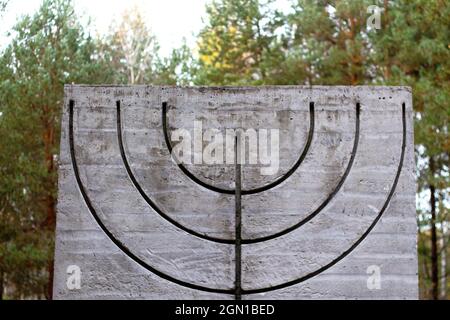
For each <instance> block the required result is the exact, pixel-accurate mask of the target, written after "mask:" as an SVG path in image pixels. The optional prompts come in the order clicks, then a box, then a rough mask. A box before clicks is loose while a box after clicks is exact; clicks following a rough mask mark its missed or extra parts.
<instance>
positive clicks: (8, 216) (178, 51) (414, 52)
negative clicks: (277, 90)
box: [0, 0, 450, 300]
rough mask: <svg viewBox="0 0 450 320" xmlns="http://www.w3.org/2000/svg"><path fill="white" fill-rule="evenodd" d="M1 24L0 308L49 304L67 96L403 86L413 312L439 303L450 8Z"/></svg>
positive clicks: (170, 13) (234, 2)
mask: <svg viewBox="0 0 450 320" xmlns="http://www.w3.org/2000/svg"><path fill="white" fill-rule="evenodd" d="M0 22H1V23H0V26H1V27H0V300H1V299H51V297H52V279H53V254H54V229H55V216H56V208H55V205H56V199H57V174H58V173H57V167H58V154H59V150H58V148H59V135H60V115H61V108H62V101H63V87H64V84H66V83H77V84H104V83H106V84H155V85H156V84H161V85H406V86H411V87H412V90H413V98H414V109H415V153H416V163H417V168H416V176H417V182H418V186H417V201H416V204H417V205H416V208H417V221H418V254H419V283H420V298H421V299H447V298H448V297H449V296H450V290H449V283H450V282H449V277H448V272H449V270H450V267H449V263H448V262H449V255H450V252H449V251H450V250H449V245H448V241H449V230H448V229H449V220H450V218H449V207H450V204H449V203H450V199H449V190H450V185H449V164H450V161H449V150H450V138H449V132H448V123H449V119H450V1H448V0H396V1H389V0H381V1H380V0H379V1H377V0H371V1H368V0H348V1H344V0H342V1H339V0H336V1H325V0H164V1H158V0H150V1H119V0H109V1H106V0H99V1H89V0H73V1H70V0H9V1H8V0H0Z"/></svg>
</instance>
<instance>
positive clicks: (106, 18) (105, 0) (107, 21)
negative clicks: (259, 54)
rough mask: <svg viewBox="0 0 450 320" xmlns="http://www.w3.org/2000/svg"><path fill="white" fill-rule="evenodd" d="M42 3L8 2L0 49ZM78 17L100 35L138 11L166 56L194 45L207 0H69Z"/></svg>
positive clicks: (281, 0)
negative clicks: (126, 13) (185, 45)
mask: <svg viewBox="0 0 450 320" xmlns="http://www.w3.org/2000/svg"><path fill="white" fill-rule="evenodd" d="M288 1H289V0H277V4H276V6H277V7H279V8H281V9H285V8H288V6H289V5H288ZM41 2H42V0H10V1H9V4H8V6H7V7H6V12H5V13H4V14H3V17H1V18H0V19H1V20H0V21H1V23H0V47H4V46H5V45H6V44H7V39H8V38H7V37H6V36H5V34H6V32H7V31H8V30H10V29H11V27H12V26H14V24H15V22H16V20H17V18H18V17H20V16H21V15H24V14H32V13H33V12H35V11H37V9H38V8H39V6H40V4H41ZM73 2H74V5H75V9H76V11H77V13H79V14H86V15H87V16H90V17H91V18H92V30H91V31H92V33H94V34H95V33H96V32H99V33H100V34H104V33H105V32H106V31H107V30H108V27H109V26H110V25H111V23H112V22H113V21H114V19H119V18H120V17H121V14H122V12H123V11H125V10H126V9H130V8H132V7H133V6H138V7H139V8H141V10H142V13H143V16H144V17H145V18H146V21H147V24H148V26H149V27H150V29H151V30H152V32H153V34H154V35H155V36H156V38H157V39H158V42H159V44H160V47H161V52H160V53H161V55H162V56H168V55H169V54H170V52H171V51H172V49H174V48H178V47H179V46H180V44H181V43H182V40H183V38H186V40H187V43H188V44H189V45H193V44H194V43H195V34H196V33H198V32H199V31H200V29H201V27H202V25H203V23H202V18H204V17H205V16H206V15H205V4H206V3H208V2H209V0H73Z"/></svg>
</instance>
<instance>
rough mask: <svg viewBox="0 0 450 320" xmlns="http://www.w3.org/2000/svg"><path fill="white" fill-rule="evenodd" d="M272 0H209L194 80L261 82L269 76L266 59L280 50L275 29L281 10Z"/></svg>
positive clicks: (210, 83) (206, 82)
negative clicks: (275, 6) (272, 8)
mask: <svg viewBox="0 0 450 320" xmlns="http://www.w3.org/2000/svg"><path fill="white" fill-rule="evenodd" d="M272 3H273V1H272V0H270V1H267V2H264V3H262V2H261V1H259V0H228V1H223V0H220V1H212V2H211V4H209V5H207V7H206V11H207V14H208V21H207V23H206V26H205V27H204V29H203V30H202V31H201V32H200V35H199V40H198V55H199V68H198V70H197V74H196V75H195V80H194V82H195V83H196V84H208V85H218V84H261V83H264V82H265V81H266V79H267V78H268V77H269V74H268V70H267V69H268V67H270V66H268V65H267V63H266V62H269V61H266V60H267V59H269V57H270V59H271V60H272V61H273V59H272V58H274V57H276V54H274V51H275V52H277V51H278V50H280V46H279V44H278V43H277V37H276V35H275V31H276V30H277V29H278V27H280V26H281V25H282V19H281V16H280V13H279V12H277V11H273V10H270V8H269V6H270V4H272Z"/></svg>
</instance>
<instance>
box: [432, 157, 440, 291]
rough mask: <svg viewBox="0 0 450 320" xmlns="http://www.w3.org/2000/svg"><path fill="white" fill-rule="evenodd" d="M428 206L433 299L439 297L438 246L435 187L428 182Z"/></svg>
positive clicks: (433, 169)
mask: <svg viewBox="0 0 450 320" xmlns="http://www.w3.org/2000/svg"><path fill="white" fill-rule="evenodd" d="M430 171H431V176H432V177H433V176H434V171H435V168H434V160H433V158H430ZM430 207H431V221H430V224H431V296H432V298H433V300H438V299H439V274H438V272H439V271H438V248H437V231H436V187H435V186H434V184H433V183H431V184H430Z"/></svg>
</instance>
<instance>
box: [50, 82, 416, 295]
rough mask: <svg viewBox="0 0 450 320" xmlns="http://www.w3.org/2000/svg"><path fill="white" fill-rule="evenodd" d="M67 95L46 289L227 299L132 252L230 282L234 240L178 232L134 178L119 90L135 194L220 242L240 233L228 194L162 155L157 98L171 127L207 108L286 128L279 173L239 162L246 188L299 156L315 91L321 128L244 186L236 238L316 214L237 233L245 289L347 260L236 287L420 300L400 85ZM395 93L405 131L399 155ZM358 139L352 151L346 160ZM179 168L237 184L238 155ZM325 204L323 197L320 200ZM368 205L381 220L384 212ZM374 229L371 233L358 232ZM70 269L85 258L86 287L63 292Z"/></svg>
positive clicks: (207, 279)
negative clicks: (375, 284) (50, 280)
mask: <svg viewBox="0 0 450 320" xmlns="http://www.w3.org/2000/svg"><path fill="white" fill-rule="evenodd" d="M65 93H66V97H65V103H64V112H63V119H62V138H61V155H60V169H59V196H58V199H59V201H58V217H57V218H58V220H57V237H56V259H55V290H54V292H55V298H57V299H80V298H84V299H114V298H119V299H128V298H131V299H202V298H207V299H233V298H234V297H233V295H232V294H220V293H210V292H204V291H201V290H196V289H192V288H186V287H183V286H182V285H179V284H177V283H173V282H171V281H168V280H166V279H163V278H161V277H160V276H158V275H155V274H153V273H152V272H150V271H149V270H147V269H145V268H144V267H142V266H141V265H139V264H137V263H136V262H135V261H134V260H133V259H132V258H130V255H133V256H137V257H138V258H139V259H141V261H143V263H145V264H146V265H149V266H151V267H152V268H155V269H157V270H159V271H162V272H164V273H165V274H167V275H168V276H169V277H172V278H176V279H178V280H180V281H184V282H188V283H192V284H194V285H197V286H204V287H210V288H222V289H225V290H233V288H234V280H235V279H234V276H235V270H234V266H235V263H234V259H235V247H234V245H233V244H228V243H216V242H212V241H209V240H206V239H201V238H199V237H196V236H194V235H192V234H189V233H187V232H185V231H183V230H180V228H178V227H177V226H174V225H173V224H171V223H170V222H168V221H167V220H165V219H163V218H162V217H161V216H160V215H158V213H157V212H155V210H153V209H152V208H151V207H150V206H149V205H148V203H147V202H146V201H145V200H144V198H143V197H142V195H141V194H140V193H139V192H138V190H137V189H136V187H135V186H134V185H133V183H132V181H131V179H130V176H129V174H128V173H127V170H126V167H125V165H124V162H123V159H122V157H121V152H120V147H119V142H118V126H117V109H116V101H117V100H120V102H121V122H122V123H121V126H122V135H123V143H124V150H125V154H126V156H127V158H128V161H129V164H130V168H131V171H132V173H133V174H134V176H135V177H136V180H137V182H138V183H139V185H140V186H141V187H142V190H143V192H144V193H145V194H147V195H148V196H149V197H150V198H151V199H152V200H153V201H154V203H156V204H157V205H158V206H159V207H160V208H161V210H163V211H164V212H165V213H166V214H167V215H168V216H170V218H172V219H173V220H175V221H176V222H178V223H180V224H182V225H183V226H186V227H187V228H189V229H192V230H194V231H196V232H198V233H201V234H206V235H208V236H210V237H216V238H226V239H232V238H233V237H234V230H235V226H234V218H235V211H234V196H233V195H224V194H219V193H215V192H213V191H210V190H207V189H205V188H204V187H202V186H200V185H198V184H196V183H195V182H193V181H192V180H190V179H189V178H188V177H187V176H185V175H184V173H183V172H182V171H181V170H180V169H179V168H178V167H177V166H176V164H175V163H174V162H173V161H172V160H171V158H170V154H169V152H168V150H167V147H166V144H165V141H164V134H163V128H162V114H161V111H162V110H161V109H162V108H161V105H162V102H167V103H168V106H169V111H168V123H169V128H170V129H171V130H172V129H175V128H187V129H189V128H192V126H193V124H194V120H202V121H203V128H204V129H207V128H216V129H219V130H224V129H226V128H244V129H246V128H255V129H259V128H265V129H273V128H274V129H279V130H280V170H279V171H278V173H277V174H276V175H274V176H263V175H261V174H260V171H259V168H260V167H259V166H257V165H256V166H255V165H252V166H243V188H244V189H249V188H255V187H259V186H262V185H265V184H268V183H270V182H271V181H274V180H276V179H277V177H279V176H281V175H283V174H285V173H286V172H287V171H288V170H289V169H290V168H291V167H292V165H293V164H294V163H295V162H296V160H297V158H298V157H299V155H300V154H301V153H302V151H303V149H304V148H305V145H306V141H307V136H308V131H309V121H310V118H309V117H310V114H309V104H310V102H314V103H315V127H314V136H313V140H312V143H311V146H310V148H309V151H308V153H307V155H306V157H305V159H304V161H303V162H302V164H301V165H300V167H299V168H298V169H297V170H296V172H295V173H294V174H293V175H292V176H290V177H289V178H288V179H287V180H286V181H284V182H283V183H282V184H280V185H278V186H277V187H275V188H273V189H271V190H268V191H265V192H263V193H259V194H255V195H246V196H243V199H242V215H243V216H242V223H243V230H242V237H243V238H244V239H249V238H250V239H251V238H259V237H265V236H270V235H271V234H274V233H278V232H281V231H283V230H284V229H286V228H289V227H291V226H293V225H295V224H296V223H298V222H299V221H300V220H302V219H304V218H305V217H307V216H308V215H309V214H311V213H312V212H314V211H318V213H317V215H315V216H314V217H313V218H312V219H311V220H309V221H308V222H306V223H305V224H303V225H302V226H301V227H299V228H297V229H295V230H293V231H292V232H289V233H287V234H284V235H282V236H280V237H277V238H275V239H270V240H268V241H264V242H260V243H255V244H245V245H243V246H242V280H243V281H242V287H243V289H244V290H253V289H260V288H267V287H273V286H277V285H280V284H282V283H285V282H289V281H292V280H295V279H298V278H302V277H308V275H309V274H314V273H315V272H316V271H317V270H320V269H321V268H324V267H325V266H327V265H329V264H330V262H332V261H333V260H335V259H337V258H339V257H342V259H340V260H339V261H338V262H336V263H335V264H333V265H332V266H330V267H329V268H327V269H326V270H323V272H320V273H319V274H317V275H315V276H314V277H311V278H308V279H307V280H305V281H302V282H300V283H298V284H295V285H293V286H290V287H287V288H282V289H279V290H271V291H268V292H266V293H261V294H246V295H244V296H243V299H314V298H325V299H416V298H417V297H418V281H417V250H416V233H417V232H416V231H417V230H416V229H417V226H416V218H415V182H414V168H415V166H414V154H413V127H412V101H411V92H410V90H409V89H408V88H405V87H312V88H311V87H298V86H292V87H259V88H179V87H148V86H131V87H116V86H111V87H89V86H66V89H65ZM70 100H73V101H74V103H75V104H74V108H73V138H74V139H73V144H74V153H75V156H76V162H77V166H78V168H79V178H80V182H81V184H82V186H84V188H85V191H86V194H87V196H88V197H89V200H90V202H91V204H92V207H93V209H94V210H95V212H96V213H97V214H98V218H99V219H100V221H101V223H103V224H104V226H105V228H106V229H107V230H108V231H109V232H110V234H111V235H113V237H114V238H115V239H117V241H119V242H120V243H121V244H122V245H123V246H124V247H125V248H126V250H125V251H124V250H123V249H119V247H118V246H117V245H116V244H115V243H113V242H112V241H111V239H110V238H109V237H108V235H107V234H106V233H105V231H104V230H102V229H101V228H100V226H99V223H98V221H96V220H95V219H94V217H93V215H92V212H91V211H92V210H90V209H92V208H89V207H88V206H87V204H86V201H85V199H84V198H83V196H82V194H81V192H80V187H79V186H78V184H77V180H76V177H75V172H74V163H73V159H72V157H71V152H70V139H69V138H70V132H69V101H70ZM357 103H360V105H361V111H360V121H359V124H360V125H359V134H357V130H356V125H355V124H356V121H357V113H356V104H357ZM403 103H404V104H405V111H406V113H405V125H406V130H405V138H406V140H405V149H404V159H403V161H401V160H402V159H401V155H402V142H403V119H402V104H403ZM356 136H358V144H357V152H356V153H355V154H354V156H353V157H352V150H353V149H354V148H355V137H356ZM352 158H353V159H352ZM350 163H352V165H351V168H350V170H349V172H347V174H346V169H347V167H348V166H349V164H350ZM399 164H401V166H400V170H399ZM187 168H188V169H189V170H190V171H191V172H192V173H193V174H194V175H195V176H197V177H198V178H200V179H201V180H203V181H205V182H208V183H210V184H213V185H215V186H217V187H221V188H234V175H235V173H234V166H232V165H215V166H208V165H204V164H203V165H187ZM397 173H399V176H398V184H397V185H396V186H395V180H396V175H397ZM344 176H345V179H344V180H343V177H344ZM341 180H343V181H342V185H341V187H340V188H337V186H338V185H339V184H340V181H341ZM394 186H395V188H394ZM336 189H338V190H336ZM335 190H336V192H335V193H336V194H335V195H334V196H333V197H331V199H330V201H327V199H328V198H330V195H331V194H332V193H333V191H335ZM391 190H392V192H393V193H392V194H391ZM324 201H327V203H326V205H325V206H324V207H323V208H322V209H321V210H318V208H320V207H321V204H323V203H324ZM384 207H385V210H383V208H384ZM380 211H383V212H382V214H381V215H380ZM377 217H381V218H380V219H379V221H378V220H377ZM374 221H375V222H376V223H375V224H374ZM372 224H374V227H373V229H371V225H372ZM368 229H370V230H369V231H370V232H369V233H368V235H367V237H365V238H364V239H363V240H362V241H361V243H358V240H359V239H360V238H361V237H362V236H363V235H364V234H365V233H366V232H367V230H368ZM355 244H357V245H355ZM353 246H355V247H354V248H352V247H353ZM70 265H77V266H79V267H80V269H81V272H82V277H81V288H80V289H79V290H69V289H68V288H67V285H66V282H67V279H68V277H69V275H68V274H67V267H68V266H70ZM369 266H378V267H379V268H380V272H381V288H380V289H369V288H368V287H367V280H368V278H369V276H370V275H368V274H367V268H368V267H369Z"/></svg>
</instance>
